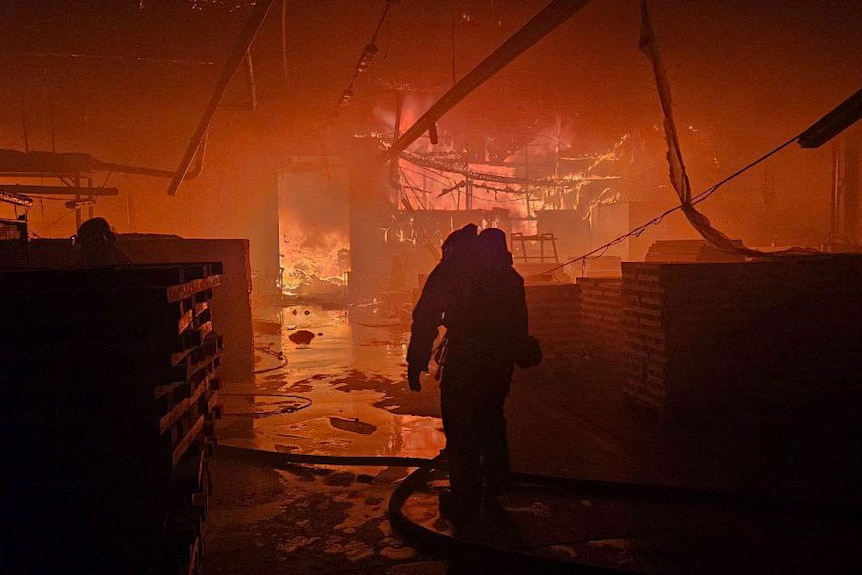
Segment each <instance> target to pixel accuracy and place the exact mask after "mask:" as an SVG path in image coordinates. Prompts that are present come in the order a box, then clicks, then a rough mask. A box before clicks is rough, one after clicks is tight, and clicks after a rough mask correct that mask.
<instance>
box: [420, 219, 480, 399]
mask: <svg viewBox="0 0 862 575" xmlns="http://www.w3.org/2000/svg"><path fill="white" fill-rule="evenodd" d="M476 233H477V228H476V225H475V224H467V225H466V226H464V227H463V228H461V229H459V230H455V231H454V232H452V233H451V234H449V236H448V237H447V238H446V240H445V241H444V242H443V245H442V251H443V257H442V258H441V259H440V263H438V264H437V265H436V266H435V267H434V269H433V270H431V273H430V274H429V275H428V279H427V280H426V281H425V287H423V288H422V295H421V296H420V297H419V301H418V302H417V303H416V307H414V308H413V324H412V326H411V330H410V345H409V346H408V348H407V382H408V383H409V385H410V389H411V390H413V391H420V390H421V389H422V384H421V383H420V381H419V375H420V374H421V373H422V372H427V371H428V364H429V362H430V360H431V355H432V351H433V350H432V345H433V344H434V340H435V339H436V338H437V334H438V327H439V326H441V325H442V326H445V325H446V317H445V316H446V313H447V311H448V310H449V309H450V308H451V306H452V305H453V304H454V303H455V302H457V300H458V299H459V298H460V297H462V296H463V295H464V294H465V293H466V292H467V289H468V287H469V285H470V282H471V281H472V279H471V265H472V263H473V254H474V251H475V249H474V248H475V244H476Z"/></svg>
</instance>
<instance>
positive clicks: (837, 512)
mask: <svg viewBox="0 0 862 575" xmlns="http://www.w3.org/2000/svg"><path fill="white" fill-rule="evenodd" d="M219 452H220V453H226V454H228V455H232V456H235V457H240V458H242V459H243V460H246V461H254V462H256V463H259V464H261V465H266V466H270V467H275V468H278V467H281V466H284V465H295V464H310V465H343V466H368V467H373V466H387V467H415V468H417V469H415V470H414V471H413V472H411V473H410V474H409V475H407V477H405V478H404V479H403V480H402V481H401V483H400V484H399V485H398V486H397V487H396V488H395V491H394V492H393V493H392V495H391V496H390V498H389V507H388V509H389V520H390V522H391V523H392V527H393V529H395V531H397V532H398V533H400V534H401V535H402V536H404V537H405V539H407V540H408V541H410V542H411V544H414V545H416V546H417V547H420V548H427V549H433V550H436V551H439V552H442V553H444V554H446V555H447V556H450V557H469V558H470V559H471V560H479V561H488V562H494V563H496V564H500V565H506V566H508V567H510V568H515V569H518V568H521V569H525V570H526V569H534V570H536V571H540V572H542V573H552V574H556V573H561V574H562V573H585V574H596V575H599V574H602V575H604V574H608V575H609V574H615V575H621V574H627V573H633V572H631V571H625V570H620V569H610V568H604V567H597V566H593V565H588V564H584V563H576V562H573V561H568V560H559V559H554V558H550V557H542V556H539V555H535V554H532V553H529V552H527V551H519V550H513V549H506V548H502V547H498V546H493V545H490V544H488V543H485V542H481V541H476V540H475V539H472V538H469V537H468V538H457V537H451V536H449V535H446V534H443V533H440V532H437V531H434V530H431V529H428V528H426V527H424V526H422V525H420V524H418V523H416V522H414V521H411V520H410V519H409V518H408V517H407V516H405V515H404V513H403V506H404V503H405V502H406V501H407V499H408V498H409V497H410V495H412V494H413V493H414V492H415V491H417V490H420V489H422V488H423V487H425V486H426V485H427V483H428V480H429V478H430V477H431V475H432V473H433V472H434V471H435V470H445V468H446V462H445V460H444V459H443V456H442V454H441V455H439V456H437V457H435V458H433V459H428V458H421V457H398V456H342V455H309V454H300V453H279V452H271V451H262V450H259V449H253V448H244V447H235V446H227V445H220V446H219ZM512 479H513V481H514V482H516V483H518V484H521V485H527V486H537V487H546V488H554V489H560V490H566V491H576V492H577V493H579V494H583V495H585V496H589V495H597V496H604V497H616V498H632V499H649V500H650V501H658V502H668V503H699V504H712V505H721V506H728V507H744V508H746V509H749V510H759V511H765V512H772V513H780V514H787V515H791V516H794V517H798V518H806V519H817V520H823V519H826V520H831V521H835V522H840V523H847V524H851V525H855V526H859V525H862V519H860V514H859V513H858V509H854V508H842V507H837V506H831V505H823V504H818V503H810V502H803V501H795V500H788V499H782V498H778V497H771V496H766V495H757V494H739V493H729V492H722V491H715V490H707V489H696V488H691V487H678V486H668V485H659V484H650V483H626V482H614V481H596V480H588V479H578V478H570V477H555V476H547V475H537V474H531V473H513V474H512Z"/></svg>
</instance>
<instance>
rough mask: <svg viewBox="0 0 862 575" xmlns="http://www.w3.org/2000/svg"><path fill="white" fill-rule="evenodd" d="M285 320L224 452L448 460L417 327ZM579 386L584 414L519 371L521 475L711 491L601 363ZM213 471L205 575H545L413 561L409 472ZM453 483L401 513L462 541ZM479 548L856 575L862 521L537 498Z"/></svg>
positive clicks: (542, 491)
mask: <svg viewBox="0 0 862 575" xmlns="http://www.w3.org/2000/svg"><path fill="white" fill-rule="evenodd" d="M294 312H295V313H294ZM306 312H307V313H306ZM278 321H280V322H281V323H282V324H283V326H284V328H283V330H282V333H281V334H280V335H277V334H262V333H259V334H257V335H256V340H255V343H256V346H257V347H258V352H257V353H258V357H257V358H256V360H257V361H256V367H257V370H258V371H259V372H260V373H258V374H257V375H256V377H255V379H254V381H253V382H246V383H230V382H229V383H227V384H226V385H225V386H224V388H223V392H222V393H223V397H222V402H223V405H224V410H225V411H224V418H223V419H222V420H221V421H220V422H219V425H218V435H219V438H220V443H221V444H222V445H225V446H236V447H244V448H254V449H258V450H265V451H268V452H277V453H285V454H294V453H297V454H319V455H363V456H367V455H374V456H411V457H423V458H431V457H434V456H435V455H437V453H438V452H439V451H440V449H441V448H442V447H443V446H444V443H445V440H444V437H443V434H442V430H441V426H440V420H439V389H438V387H437V385H436V382H434V380H433V379H430V378H428V379H426V380H424V389H423V392H422V393H420V394H415V393H411V392H409V391H408V390H407V387H406V382H405V380H404V376H405V365H404V354H405V351H406V343H407V338H408V334H407V333H406V332H405V328H404V327H403V326H400V325H398V324H397V322H395V321H393V320H392V319H391V318H388V317H380V316H378V315H377V314H374V313H373V310H371V309H368V308H359V309H351V310H349V311H347V312H346V311H345V310H325V309H322V308H320V307H296V308H285V310H284V313H283V317H281V318H278ZM299 329H307V330H309V331H311V332H313V333H315V334H316V337H315V338H314V339H313V340H312V341H311V343H310V344H309V345H308V346H299V347H298V346H297V345H296V344H294V343H293V342H291V341H289V339H288V335H289V334H290V333H291V332H293V331H295V330H299ZM279 352H283V353H284V357H285V358H286V365H285V362H284V361H283V360H282V359H280V356H278V354H279ZM570 376H571V377H572V380H571V382H564V383H565V384H566V385H569V386H570V387H571V389H573V390H575V392H574V393H573V394H572V395H573V396H574V399H573V398H572V397H570V398H568V399H567V400H565V401H563V400H562V399H561V398H559V397H558V395H559V393H558V391H554V389H555V388H557V389H558V388H559V386H560V384H561V381H560V380H559V378H560V377H565V375H561V374H559V373H553V374H549V373H547V372H531V371H526V372H521V373H519V374H518V376H517V379H516V386H515V388H514V389H513V392H512V394H511V395H510V398H509V403H508V405H507V412H508V413H509V420H510V425H509V428H510V440H511V443H512V445H511V451H512V459H513V465H514V467H515V468H516V470H518V471H525V472H533V473H541V474H546V475H561V476H568V477H581V478H589V479H595V480H605V481H627V482H644V481H645V482H649V483H664V484H671V485H673V484H675V483H678V482H680V481H681V480H682V479H683V478H685V479H691V478H696V476H697V475H698V473H700V474H701V475H703V476H705V477H707V478H708V479H711V478H714V476H715V473H713V472H712V470H709V471H704V469H706V468H705V467H704V466H702V465H701V466H695V467H697V469H695V471H694V472H692V470H691V469H689V468H687V467H686V466H685V465H679V464H678V463H679V462H678V461H675V459H674V453H673V451H672V450H665V451H662V450H646V449H643V448H642V447H643V442H648V441H650V440H651V439H650V437H647V436H648V435H649V433H648V431H649V426H648V425H647V426H642V425H639V424H637V423H636V422H632V421H628V419H627V423H625V424H622V425H620V424H619V421H618V420H620V418H629V419H630V414H628V415H626V413H625V412H624V411H622V410H621V409H622V408H620V407H619V405H618V404H619V402H618V399H619V398H618V396H617V394H616V393H615V391H614V390H612V389H610V388H611V387H612V381H613V377H614V376H613V374H612V373H608V372H606V371H603V370H602V369H601V364H600V363H599V362H592V363H590V362H587V363H585V364H584V365H581V366H579V368H578V369H577V370H576V371H575V372H572V373H571V374H570ZM579 405H580V407H578V406H579ZM614 422H616V423H614ZM635 436H637V437H636V438H635V439H633V438H634V437H635ZM659 439H661V438H659ZM652 440H655V437H652ZM211 469H212V475H213V483H214V495H213V498H212V500H211V504H210V515H209V519H208V527H207V539H206V541H207V549H206V562H205V573H206V574H207V575H213V574H249V573H299V572H303V573H311V574H324V573H347V572H350V573H367V574H369V575H371V574H375V575H376V574H384V573H386V574H397V573H405V574H408V573H410V574H422V573H428V574H437V573H450V574H455V573H481V572H489V573H490V572H493V573H504V572H509V573H515V572H518V573H520V572H540V571H535V570H534V569H529V568H526V569H522V568H521V567H515V566H512V565H508V566H506V565H503V566H501V565H499V564H497V565H492V566H488V565H487V564H484V563H476V562H475V561H473V560H471V559H470V558H469V557H467V558H466V559H465V557H463V556H460V557H457V558H453V557H452V556H449V555H447V554H445V553H441V552H439V551H428V550H425V551H421V550H419V549H417V548H416V547H414V546H413V545H414V544H416V545H418V544H419V543H420V541H412V540H411V541H404V540H402V539H401V538H400V537H399V536H398V535H397V534H396V533H393V531H392V527H391V525H390V522H389V517H388V515H387V507H386V506H387V501H388V499H389V497H390V495H391V494H392V492H393V491H394V489H395V487H396V486H397V485H398V484H399V483H400V481H401V480H402V479H403V478H404V477H405V476H406V475H407V474H408V472H410V471H411V469H407V468H403V467H386V466H369V467H348V466H324V465H295V464H290V463H284V464H280V465H272V464H271V463H270V464H266V465H261V463H260V461H259V460H257V459H256V458H255V456H254V453H253V452H251V453H249V452H242V453H240V452H236V451H230V450H222V452H221V453H219V454H217V456H216V457H215V458H214V460H213V462H212V466H211ZM707 483H708V481H707ZM719 483H720V481H719ZM445 485H446V481H445V477H439V478H438V479H436V480H434V481H433V482H431V483H429V484H428V485H427V486H425V487H424V488H422V489H420V490H418V491H417V492H415V493H414V494H413V495H411V496H410V497H409V498H408V500H407V502H406V504H405V506H404V514H405V516H406V517H408V518H409V519H411V520H412V521H414V522H415V523H417V524H419V525H422V526H424V527H425V528H426V529H429V530H431V531H435V532H438V533H442V534H447V535H454V536H463V535H464V534H463V532H462V533H456V531H455V529H454V526H453V524H452V523H451V521H449V520H447V519H446V518H444V517H441V516H440V513H439V510H438V508H437V497H436V495H437V491H439V490H440V489H442V488H443V487H445ZM469 537H472V538H473V539H474V540H476V541H480V542H482V543H484V544H490V545H496V546H500V547H507V548H511V549H517V550H520V551H523V552H527V553H532V554H537V555H540V556H546V557H552V558H554V559H557V560H561V561H570V562H573V563H584V564H587V565H593V566H598V567H605V568H609V569H620V570H625V571H629V572H641V573H727V572H731V571H741V572H745V573H765V572H775V573H784V572H795V573H827V572H848V571H847V568H848V567H849V566H852V565H857V564H858V562H857V561H856V558H855V553H856V551H857V549H858V548H860V544H862V532H860V530H859V527H858V522H855V523H851V524H847V523H840V522H839V523H835V522H832V521H823V520H820V519H817V518H815V519H812V518H810V517H807V518H800V517H797V516H791V515H786V514H776V513H773V512H772V511H763V510H753V509H750V508H746V507H733V506H727V505H715V504H709V503H704V502H702V501H701V502H688V503H680V502H674V501H660V500H653V499H649V498H647V499H644V498H634V499H632V498H631V497H620V496H610V495H608V494H602V493H601V492H598V493H596V492H589V493H583V492H578V491H577V490H575V491H572V490H571V489H569V490H560V489H551V488H547V487H536V486H519V487H518V488H517V489H515V490H514V491H513V493H512V494H511V495H510V496H508V497H507V498H506V499H505V500H503V501H501V502H500V504H499V505H498V506H495V507H493V508H492V509H486V510H485V511H484V512H483V515H482V516H481V519H480V522H479V523H478V524H477V525H476V526H475V529H474V530H473V531H472V533H471V534H469Z"/></svg>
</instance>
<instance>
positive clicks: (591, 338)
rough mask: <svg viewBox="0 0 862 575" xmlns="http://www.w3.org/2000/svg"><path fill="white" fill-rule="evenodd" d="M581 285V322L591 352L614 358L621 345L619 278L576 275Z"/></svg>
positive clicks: (621, 309) (620, 292)
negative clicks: (580, 276) (578, 276)
mask: <svg viewBox="0 0 862 575" xmlns="http://www.w3.org/2000/svg"><path fill="white" fill-rule="evenodd" d="M578 285H579V286H580V288H581V326H582V329H583V334H584V336H583V337H584V342H585V344H586V346H587V349H588V350H589V351H590V353H592V354H594V355H597V356H599V357H602V358H606V359H615V358H617V357H618V356H620V355H621V352H622V349H623V319H622V316H623V306H622V279H621V278H619V277H604V278H601V277H594V278H591V277H582V278H578Z"/></svg>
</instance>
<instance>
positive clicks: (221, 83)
mask: <svg viewBox="0 0 862 575" xmlns="http://www.w3.org/2000/svg"><path fill="white" fill-rule="evenodd" d="M273 1H274V0H259V1H258V2H256V3H255V5H254V8H253V9H252V11H251V14H250V15H249V17H248V20H246V23H245V26H243V29H242V32H240V35H239V37H238V38H237V41H236V43H235V44H234V47H233V51H232V52H231V54H230V56H228V59H227V61H226V62H225V64H224V68H223V69H222V73H221V76H220V77H219V80H218V82H217V83H216V87H215V90H213V94H212V96H211V97H210V101H209V104H207V107H206V109H205V110H204V113H203V116H202V117H201V119H200V122H198V127H197V128H196V129H195V131H194V133H193V134H192V137H191V139H190V140H189V146H188V148H186V152H185V154H184V155H183V158H182V160H180V165H179V166H177V169H176V171H175V172H174V174H173V178H172V179H171V183H170V185H168V190H167V193H168V195H169V196H173V195H176V193H177V189H178V188H179V187H180V183H182V181H183V179H184V178H185V175H186V172H187V171H188V169H189V166H190V165H191V163H192V159H193V158H194V157H195V154H196V153H197V151H198V148H199V147H200V146H201V143H202V142H203V140H204V136H205V135H206V133H207V130H208V129H209V125H210V122H211V121H212V117H213V115H214V114H215V112H216V109H218V106H219V103H220V102H221V100H222V98H223V97H224V93H225V90H227V86H228V84H229V83H230V80H231V78H232V77H233V75H234V74H235V73H236V70H237V68H239V66H240V65H241V64H242V62H243V60H244V59H245V57H246V54H247V53H248V51H249V50H250V49H251V43H252V42H253V41H254V37H255V36H256V35H257V31H258V30H260V27H261V25H262V24H263V21H264V19H265V18H266V14H267V12H269V9H270V7H271V6H272V4H273Z"/></svg>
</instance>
